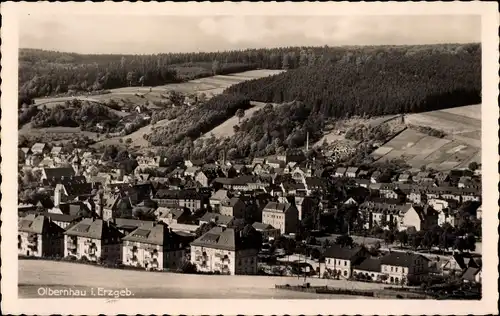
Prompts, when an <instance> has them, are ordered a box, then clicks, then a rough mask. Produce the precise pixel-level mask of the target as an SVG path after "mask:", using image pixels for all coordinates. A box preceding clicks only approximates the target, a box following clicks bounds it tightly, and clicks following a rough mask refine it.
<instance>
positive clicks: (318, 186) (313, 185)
mask: <svg viewBox="0 0 500 316" xmlns="http://www.w3.org/2000/svg"><path fill="white" fill-rule="evenodd" d="M304 185H305V187H306V192H307V195H310V194H312V192H323V191H324V190H325V189H326V187H327V182H326V179H323V178H319V177H307V178H306V179H305V181H304Z"/></svg>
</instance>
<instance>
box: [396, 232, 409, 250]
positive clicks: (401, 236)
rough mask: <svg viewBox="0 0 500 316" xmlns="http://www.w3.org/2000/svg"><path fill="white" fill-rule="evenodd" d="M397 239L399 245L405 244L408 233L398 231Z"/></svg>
mask: <svg viewBox="0 0 500 316" xmlns="http://www.w3.org/2000/svg"><path fill="white" fill-rule="evenodd" d="M397 240H398V241H399V245H400V246H403V245H406V244H407V243H408V233H407V232H406V231H405V230H403V231H400V232H398V234H397Z"/></svg>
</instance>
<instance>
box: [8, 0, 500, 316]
mask: <svg viewBox="0 0 500 316" xmlns="http://www.w3.org/2000/svg"><path fill="white" fill-rule="evenodd" d="M1 12H2V18H3V21H2V22H3V23H2V24H3V25H2V29H1V38H2V46H1V49H2V72H1V77H2V98H1V104H2V120H1V126H2V127H3V129H2V147H1V153H2V169H1V170H2V177H3V179H2V180H3V181H2V214H1V219H2V229H1V232H2V245H1V246H2V247H1V251H2V252H1V254H2V258H3V260H2V281H1V282H2V283H1V285H2V286H1V288H2V289H3V291H2V295H3V299H2V311H3V312H4V313H7V314H9V313H10V314H21V313H24V314H38V315H40V314H99V313H103V314H117V313H126V314H153V313H154V314H164V313H167V314H171V315H175V314H184V315H186V314H187V315H199V314H204V315H213V314H230V315H236V314H246V315H255V314H260V315H269V314H278V315H280V314H289V315H294V314H309V315H312V314H332V313H335V314H379V315H381V314H411V315H417V314H418V315H421V314H447V315H450V314H498V309H497V304H496V303H497V301H498V293H497V280H498V271H497V265H498V261H497V260H498V257H497V241H498V235H497V226H498V219H497V214H498V213H497V210H498V203H497V201H498V190H497V188H498V187H497V185H498V182H499V181H498V180H499V178H498V176H497V175H498V173H497V161H498V160H497V157H498V154H497V153H498V152H497V148H498V124H497V120H498V103H497V97H498V82H499V81H498V45H499V44H498V33H497V31H498V25H499V23H498V20H499V19H498V18H499V15H498V4H497V3H495V2H486V3H485V2H446V3H444V2H430V3H422V2H420V3H411V2H407V3H399V2H398V3H396V2H392V3H391V2H385V3H381V2H378V3H348V2H342V3H290V2H287V3H248V2H246V3H207V2H205V3H110V2H107V3H88V2H87V3H40V2H38V3H26V2H24V3H12V2H9V3H2V4H1ZM20 12H30V14H47V13H50V14H53V15H57V14H74V13H75V12H77V13H78V14H91V15H97V14H100V15H106V14H113V15H116V14H127V15H151V14H155V15H205V16H206V15H280V16H283V15H295V16H298V15H302V16H305V15H308V16H310V15H323V16H324V15H443V14H444V15H481V16H482V52H483V56H482V58H483V60H482V62H483V68H482V69H483V74H482V78H483V92H482V95H483V102H482V126H483V128H482V144H483V146H482V150H483V151H482V159H483V161H482V165H483V167H482V170H483V209H484V211H483V218H484V219H483V249H484V250H483V265H484V266H483V289H484V290H483V291H484V294H483V299H482V300H481V301H434V300H426V301H425V302H422V301H415V300H407V301H403V300H389V301H387V300H348V301H345V300H314V301H313V302H310V301H308V300H216V299H211V300H210V299H208V300H192V299H189V300H188V299H186V300H175V299H165V300H160V299H154V300H146V299H141V300H135V299H127V300H119V301H115V302H113V303H106V302H105V301H103V300H98V299H18V297H17V274H18V270H17V250H16V248H15V235H16V227H17V225H16V220H17V215H16V214H17V213H16V211H15V210H16V209H17V197H16V192H17V181H16V178H17V174H16V170H17V169H16V167H15V166H17V159H16V158H17V157H16V155H15V154H14V153H16V152H17V137H14V134H15V131H17V107H16V106H15V104H16V100H17V48H18V32H17V31H18V30H17V21H18V18H17V14H19V13H20ZM152 12H153V13H152ZM487 249H489V251H486V250H487Z"/></svg>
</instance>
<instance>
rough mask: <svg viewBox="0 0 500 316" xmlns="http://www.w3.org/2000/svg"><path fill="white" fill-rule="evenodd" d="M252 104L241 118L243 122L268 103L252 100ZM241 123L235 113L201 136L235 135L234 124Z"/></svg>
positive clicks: (223, 136)
mask: <svg viewBox="0 0 500 316" xmlns="http://www.w3.org/2000/svg"><path fill="white" fill-rule="evenodd" d="M250 104H251V105H252V107H251V108H250V109H247V110H246V111H245V116H244V117H243V118H241V122H243V121H244V120H245V119H248V118H250V117H251V116H252V115H253V114H254V113H255V112H257V111H258V110H260V109H263V108H264V106H266V104H267V103H263V102H257V101H251V102H250ZM273 106H279V104H276V103H274V104H273ZM239 124H240V122H239V120H238V117H237V116H236V115H235V116H233V117H231V118H230V119H228V120H226V121H225V122H224V123H222V124H220V125H218V126H217V127H215V128H214V129H212V130H211V131H210V132H208V133H205V134H203V135H202V136H201V137H200V138H202V139H203V138H208V137H210V136H211V135H214V136H215V137H216V138H225V137H231V136H233V135H234V128H233V126H235V125H239Z"/></svg>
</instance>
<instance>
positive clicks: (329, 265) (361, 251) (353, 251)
mask: <svg viewBox="0 0 500 316" xmlns="http://www.w3.org/2000/svg"><path fill="white" fill-rule="evenodd" d="M367 255H368V252H367V251H366V249H365V248H364V247H359V246H358V247H341V246H340V245H332V246H331V247H329V248H327V249H326V250H325V253H324V257H325V269H326V270H327V271H328V272H330V273H332V272H334V273H337V274H338V275H340V276H342V277H343V278H345V279H348V278H350V277H351V275H352V271H353V268H354V266H355V265H356V264H357V263H358V262H359V261H360V260H362V259H364V258H365V257H366V256H367Z"/></svg>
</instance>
